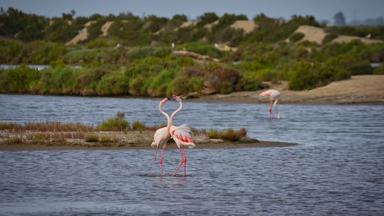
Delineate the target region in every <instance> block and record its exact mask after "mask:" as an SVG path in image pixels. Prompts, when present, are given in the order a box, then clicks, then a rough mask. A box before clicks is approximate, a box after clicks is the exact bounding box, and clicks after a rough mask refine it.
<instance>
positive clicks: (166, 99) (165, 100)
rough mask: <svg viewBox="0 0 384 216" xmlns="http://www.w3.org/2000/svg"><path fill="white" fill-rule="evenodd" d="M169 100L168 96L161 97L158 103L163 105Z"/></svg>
mask: <svg viewBox="0 0 384 216" xmlns="http://www.w3.org/2000/svg"><path fill="white" fill-rule="evenodd" d="M168 100H169V98H167V97H166V98H163V99H162V100H161V101H160V104H161V105H163V104H164V103H166V102H167V101H168Z"/></svg>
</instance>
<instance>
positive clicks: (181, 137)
mask: <svg viewBox="0 0 384 216" xmlns="http://www.w3.org/2000/svg"><path fill="white" fill-rule="evenodd" d="M173 98H174V99H175V100H176V101H177V102H179V107H178V108H177V109H176V110H175V111H174V112H173V113H172V114H171V117H169V115H168V114H167V113H165V112H164V111H163V110H162V106H163V105H164V104H165V103H166V102H167V101H168V99H167V98H164V99H163V100H161V101H160V104H159V110H160V112H161V113H162V114H163V115H164V116H165V117H166V118H167V127H163V128H160V129H158V130H157V131H156V132H155V135H154V141H153V142H152V144H151V146H152V147H157V149H158V148H159V147H161V146H162V151H161V155H160V169H161V172H162V175H163V174H164V171H163V165H162V162H163V157H164V150H165V148H166V146H167V142H168V140H169V139H170V138H171V137H172V138H173V140H174V141H175V142H176V145H177V148H178V149H179V152H180V162H179V165H178V166H177V168H176V170H175V172H174V175H176V174H177V171H178V169H179V168H180V167H181V166H182V165H184V176H186V166H187V156H186V153H185V151H184V146H188V147H190V148H193V147H195V146H196V145H195V144H194V143H193V141H192V132H191V128H190V127H189V126H187V125H185V124H183V125H180V126H173V125H172V121H173V118H174V117H175V115H176V113H178V112H179V111H180V110H181V109H182V107H183V104H182V100H181V98H180V97H178V96H174V97H173ZM157 149H156V155H157ZM155 159H156V156H155Z"/></svg>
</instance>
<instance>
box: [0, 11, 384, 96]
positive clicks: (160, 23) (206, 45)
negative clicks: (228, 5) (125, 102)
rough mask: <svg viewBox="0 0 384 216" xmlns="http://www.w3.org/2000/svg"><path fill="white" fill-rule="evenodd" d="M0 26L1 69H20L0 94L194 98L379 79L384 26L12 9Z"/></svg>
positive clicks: (2, 80) (8, 74) (1, 78)
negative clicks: (359, 78) (60, 13)
mask: <svg viewBox="0 0 384 216" xmlns="http://www.w3.org/2000/svg"><path fill="white" fill-rule="evenodd" d="M0 22H1V23H0V51H1V52H0V64H19V65H21V66H20V67H17V68H16V69H0V92H3V93H4V92H6V93H8V92H15V93H34V94H64V95H103V96H104V95H131V96H165V95H172V94H181V95H187V96H189V97H200V96H204V95H207V94H217V93H222V94H228V93H231V92H239V91H256V90H260V89H263V88H268V87H269V86H268V85H266V83H279V82H286V83H287V84H288V88H289V89H290V90H310V89H314V88H318V87H321V86H326V85H328V84H329V83H332V82H334V81H340V80H346V79H349V78H351V77H352V76H354V75H361V74H365V75H372V74H384V66H383V64H382V63H383V62H384V43H382V41H383V39H384V29H383V27H350V26H343V27H328V26H324V25H322V24H321V23H319V22H317V21H316V19H315V18H314V17H313V16H292V17H291V19H289V20H283V19H274V18H271V17H268V16H266V15H264V14H259V15H256V16H255V17H254V18H253V19H248V17H246V16H245V15H241V14H240V15H236V14H224V15H222V16H218V15H217V14H215V13H205V14H202V15H201V16H199V17H198V18H197V20H193V21H192V20H188V19H187V17H186V16H185V15H181V14H177V15H175V16H173V17H172V18H164V17H157V16H146V17H139V16H135V15H133V14H131V13H122V14H120V15H118V16H114V15H109V16H101V15H98V14H95V15H92V16H90V17H73V16H72V15H71V14H63V16H62V17H55V18H48V17H43V16H38V15H35V14H27V13H24V12H22V11H19V10H16V9H13V8H9V9H8V10H6V11H2V12H1V13H0ZM24 64H43V65H50V67H49V68H48V69H45V70H41V71H36V70H34V69H30V68H28V67H26V66H24Z"/></svg>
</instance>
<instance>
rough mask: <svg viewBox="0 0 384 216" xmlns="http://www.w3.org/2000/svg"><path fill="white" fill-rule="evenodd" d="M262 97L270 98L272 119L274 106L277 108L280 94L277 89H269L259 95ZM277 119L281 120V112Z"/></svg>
mask: <svg viewBox="0 0 384 216" xmlns="http://www.w3.org/2000/svg"><path fill="white" fill-rule="evenodd" d="M259 96H260V97H269V117H270V118H272V114H273V113H272V106H276V109H277V103H278V101H279V97H280V92H279V91H277V90H275V89H269V90H267V91H264V92H262V93H261V94H259ZM277 118H280V112H278V113H277Z"/></svg>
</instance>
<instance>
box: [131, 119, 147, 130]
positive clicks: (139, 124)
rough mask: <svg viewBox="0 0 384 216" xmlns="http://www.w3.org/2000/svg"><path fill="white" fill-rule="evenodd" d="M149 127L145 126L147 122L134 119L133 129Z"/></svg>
mask: <svg viewBox="0 0 384 216" xmlns="http://www.w3.org/2000/svg"><path fill="white" fill-rule="evenodd" d="M146 128H147V127H146V126H145V124H144V123H143V122H141V121H134V122H133V123H132V130H135V131H143V130H145V129H146Z"/></svg>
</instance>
